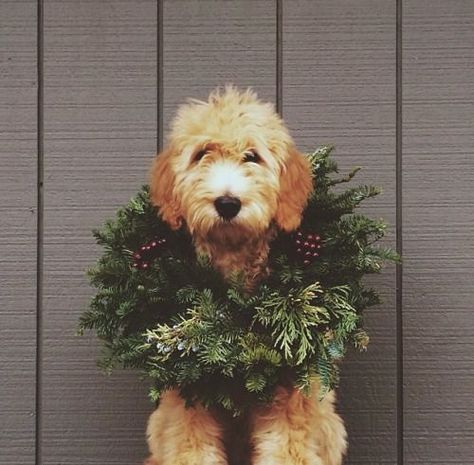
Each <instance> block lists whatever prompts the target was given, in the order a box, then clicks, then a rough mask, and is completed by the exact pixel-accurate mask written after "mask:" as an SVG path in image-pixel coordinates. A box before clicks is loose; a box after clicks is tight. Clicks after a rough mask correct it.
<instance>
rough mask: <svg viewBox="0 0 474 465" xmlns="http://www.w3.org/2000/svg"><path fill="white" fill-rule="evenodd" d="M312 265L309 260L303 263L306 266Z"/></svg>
mask: <svg viewBox="0 0 474 465" xmlns="http://www.w3.org/2000/svg"><path fill="white" fill-rule="evenodd" d="M310 263H311V262H310V261H309V260H305V261H304V262H303V264H304V265H309V264H310Z"/></svg>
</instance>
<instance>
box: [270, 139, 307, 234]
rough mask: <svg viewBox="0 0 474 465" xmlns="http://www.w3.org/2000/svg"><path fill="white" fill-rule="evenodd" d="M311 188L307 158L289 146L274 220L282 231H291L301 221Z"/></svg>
mask: <svg viewBox="0 0 474 465" xmlns="http://www.w3.org/2000/svg"><path fill="white" fill-rule="evenodd" d="M312 190H313V180H312V176H311V166H310V163H309V160H307V159H306V158H305V156H304V155H302V154H301V153H299V152H298V151H297V150H296V148H295V147H291V148H290V150H289V151H288V156H287V159H286V162H285V164H284V166H283V167H282V170H281V174H280V191H279V195H278V207H277V212H276V215H275V220H276V223H277V224H278V226H279V227H280V228H281V229H283V230H284V231H288V232H289V231H293V230H295V229H296V228H297V227H298V226H299V225H300V223H301V215H302V213H303V209H304V207H305V206H306V203H307V201H308V196H309V194H310V193H311V192H312Z"/></svg>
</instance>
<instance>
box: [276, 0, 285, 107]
mask: <svg viewBox="0 0 474 465" xmlns="http://www.w3.org/2000/svg"><path fill="white" fill-rule="evenodd" d="M276 109H277V112H278V113H279V114H280V116H283V2H282V0H276Z"/></svg>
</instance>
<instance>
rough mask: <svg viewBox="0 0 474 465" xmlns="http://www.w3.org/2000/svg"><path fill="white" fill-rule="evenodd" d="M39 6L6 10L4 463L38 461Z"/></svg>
mask: <svg viewBox="0 0 474 465" xmlns="http://www.w3.org/2000/svg"><path fill="white" fill-rule="evenodd" d="M36 23H37V18H36V1H32V0H29V1H21V2H20V1H8V0H6V1H2V2H1V3H0V160H1V162H0V165H1V167H0V238H1V240H0V261H1V271H0V380H1V381H0V464H2V465H3V464H4V465H7V464H11V463H15V464H18V465H21V464H31V463H33V462H34V459H35V388H36V374H35V371H36V370H35V366H36V214H37V212H36V207H37V145H36V142H37V139H36V136H37V134H36V124H37V121H36V84H37V78H36V31H37V30H36Z"/></svg>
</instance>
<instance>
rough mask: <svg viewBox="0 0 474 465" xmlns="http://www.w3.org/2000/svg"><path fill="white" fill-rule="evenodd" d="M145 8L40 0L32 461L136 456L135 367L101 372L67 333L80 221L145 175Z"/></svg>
mask: <svg viewBox="0 0 474 465" xmlns="http://www.w3.org/2000/svg"><path fill="white" fill-rule="evenodd" d="M156 11H157V8H156V2H155V1H154V0H141V1H138V0H137V1H133V2H130V1H127V0H123V1H117V0H110V1H108V0H107V1H104V0H101V1H99V2H98V1H87V0H80V1H78V0H72V1H65V0H60V1H54V0H46V1H45V11H44V14H45V24H44V50H45V57H44V59H45V65H44V81H45V102H44V119H45V129H44V152H45V160H44V168H45V184H44V188H45V212H44V227H45V239H44V314H43V321H44V331H43V334H42V335H41V344H42V348H43V359H42V361H41V371H42V380H43V383H42V403H41V437H40V439H41V444H42V447H41V451H40V464H41V465H46V464H59V463H60V464H64V465H66V464H75V465H78V464H83V463H88V464H103V463H107V464H121V465H122V464H129V463H139V462H140V461H141V460H143V458H144V456H145V453H146V449H145V443H144V428H145V422H146V418H147V415H148V413H149V411H151V410H152V404H151V403H149V402H148V401H147V396H146V387H145V386H144V385H143V382H140V381H139V380H138V379H137V375H136V373H123V372H120V371H117V372H116V373H114V375H113V376H111V377H110V378H107V377H106V376H104V375H103V374H101V373H100V372H99V371H98V369H97V367H96V365H95V360H96V356H97V352H98V349H97V344H96V342H95V340H94V337H93V336H92V335H89V336H86V337H84V338H79V337H76V336H75V330H76V327H77V320H78V317H79V314H80V313H81V311H82V310H83V309H84V307H85V305H86V304H87V301H88V299H89V296H90V294H91V289H90V288H89V286H88V283H87V282H86V279H85V277H84V270H85V268H86V267H87V266H90V265H91V264H92V263H93V262H94V260H95V258H96V257H97V252H98V249H97V248H96V247H95V245H94V240H93V238H92V237H91V232H90V231H91V228H93V227H97V226H99V225H101V224H102V222H103V220H104V218H106V217H109V216H111V215H113V214H114V211H115V209H116V207H117V206H118V205H120V204H123V203H124V202H125V201H127V200H128V199H129V198H130V196H131V195H132V194H133V193H134V192H135V191H136V189H137V186H140V185H141V184H142V183H144V182H145V181H146V173H147V167H148V164H149V163H150V161H151V159H152V157H153V156H154V153H155V151H156V126H157V120H156V88H157V83H156V69H157V63H156V51H157V49H156V37H157V34H156V32H157V15H156Z"/></svg>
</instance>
